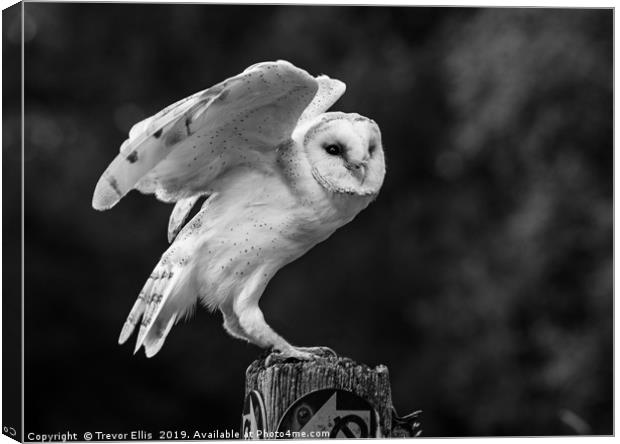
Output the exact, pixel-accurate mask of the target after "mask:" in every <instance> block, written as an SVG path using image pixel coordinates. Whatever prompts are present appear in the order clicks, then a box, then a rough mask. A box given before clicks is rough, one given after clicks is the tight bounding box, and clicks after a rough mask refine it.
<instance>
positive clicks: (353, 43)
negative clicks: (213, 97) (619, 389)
mask: <svg viewBox="0 0 620 444" xmlns="http://www.w3.org/2000/svg"><path fill="white" fill-rule="evenodd" d="M25 11H26V15H25V23H24V36H25V40H26V46H25V69H26V71H25V99H26V103H25V119H26V120H25V128H26V129H25V137H26V145H25V170H26V176H25V202H26V207H25V221H26V222H25V230H26V231H25V236H26V251H25V265H26V275H25V279H26V287H25V309H26V318H25V332H26V345H25V362H26V371H25V378H26V379H25V383H26V385H25V413H26V422H25V427H26V432H37V433H51V432H59V431H65V430H70V431H74V432H85V431H95V430H98V431H104V432H128V431H131V430H135V429H139V428H141V429H143V430H147V431H151V432H153V433H156V432H157V431H158V430H190V431H191V430H202V431H210V430H212V429H215V428H219V429H220V430H221V429H224V428H234V429H237V428H238V427H239V423H240V413H241V409H242V402H243V381H244V371H245V368H246V367H247V366H248V365H249V364H250V362H251V361H252V360H253V359H254V358H256V357H257V355H258V354H259V349H257V348H255V347H254V346H251V345H247V344H244V343H242V342H240V341H238V340H235V339H232V338H230V337H229V336H227V335H226V333H225V332H224V330H223V328H222V326H221V322H222V320H221V316H220V315H219V314H217V315H209V314H208V313H206V312H205V311H204V310H199V311H198V313H197V315H196V316H195V318H194V319H192V320H191V322H189V323H183V324H180V325H178V326H177V327H175V328H174V330H173V332H172V333H171V335H170V336H169V338H168V340H167V342H166V345H165V347H164V348H163V349H162V351H161V352H160V353H159V354H158V355H157V356H156V357H155V358H153V359H151V360H147V359H146V358H145V357H144V355H143V354H142V353H140V354H138V355H136V356H132V350H133V348H132V347H133V346H124V347H119V346H117V344H116V341H117V337H118V334H119V332H120V328H121V326H122V324H123V322H124V320H125V317H126V315H127V314H128V311H129V309H130V308H131V306H132V304H133V302H134V299H135V297H136V296H137V294H138V292H139V290H140V288H141V287H142V285H143V283H144V281H145V279H146V278H147V276H148V275H149V273H150V271H151V269H152V267H153V266H154V265H155V263H156V262H157V260H158V258H159V256H160V254H161V253H162V252H163V251H164V249H165V248H166V245H167V242H166V227H167V220H168V215H169V212H170V211H171V209H172V207H171V206H170V205H166V204H163V203H161V202H158V201H156V200H155V199H154V198H153V197H145V196H142V195H140V194H139V193H137V192H132V193H130V195H128V196H127V197H126V198H125V199H124V200H123V201H122V202H121V203H120V204H119V205H118V206H117V207H115V208H114V209H113V210H112V211H109V212H105V213H98V212H96V211H94V210H93V209H91V197H92V192H93V189H94V186H95V183H96V182H97V179H98V178H99V175H100V174H101V173H102V172H103V170H104V169H105V167H106V166H107V165H108V163H109V162H110V161H111V160H112V158H113V157H114V156H115V155H116V154H117V152H118V147H119V146H120V144H121V142H122V141H123V140H124V139H125V137H126V134H127V132H128V130H129V128H130V127H131V125H132V124H133V123H135V122H137V121H138V120H140V119H142V118H144V117H146V116H149V115H151V114H153V113H155V112H156V111H158V110H160V109H161V108H163V107H164V106H166V105H168V104H170V103H172V102H174V101H176V100H178V99H180V98H182V97H185V96H187V95H189V94H191V93H193V92H195V91H198V90H200V89H203V88H206V87H208V86H211V85H212V84H215V83H217V82H219V81H220V80H223V79H224V78H226V77H229V76H232V75H235V74H237V73H239V72H241V71H242V70H243V69H245V68H246V67H247V66H249V65H251V64H253V63H255V62H259V61H265V60H275V59H286V60H289V61H291V62H292V63H294V64H296V65H297V66H299V67H302V68H304V69H306V70H308V71H309V72H310V73H312V74H315V75H318V74H320V73H325V74H328V75H329V76H331V77H335V78H338V79H341V80H343V81H344V82H346V84H347V88H348V89H347V93H346V95H345V96H344V97H343V98H342V99H341V100H340V101H339V102H338V103H337V105H336V106H335V107H334V108H335V109H336V110H341V111H347V112H358V113H360V114H362V115H366V116H369V117H371V118H373V119H374V120H376V121H377V122H378V123H379V125H380V126H381V130H382V133H383V142H384V147H385V152H386V156H387V176H386V182H385V185H384V187H383V190H382V192H381V194H380V196H379V198H378V199H377V201H376V202H375V203H373V204H372V205H371V206H370V207H369V208H368V209H367V210H366V211H364V212H363V213H362V214H361V215H360V216H359V217H358V218H357V219H355V221H354V222H353V223H351V224H349V225H347V226H345V227H344V228H342V229H340V230H338V231H337V232H336V233H335V234H334V236H332V237H331V238H330V239H329V240H328V241H327V242H325V243H324V244H320V245H318V246H317V247H315V248H314V249H313V250H311V251H310V252H309V253H308V254H307V255H305V256H304V257H302V258H301V259H299V260H298V261H296V262H294V263H293V264H291V265H289V266H287V267H285V268H284V269H283V270H281V271H280V273H278V274H277V275H276V277H275V278H274V279H273V281H272V282H271V283H270V284H269V286H268V288H267V290H266V292H265V294H264V296H263V300H262V307H263V310H264V312H265V315H266V318H267V320H268V321H269V322H270V323H271V325H272V326H273V327H274V328H275V329H276V331H278V332H280V333H281V334H282V335H283V336H284V337H286V338H287V339H289V340H290V341H292V342H293V343H295V344H300V345H319V344H320V345H329V346H331V347H333V348H334V349H335V350H337V351H338V352H339V353H340V354H342V355H346V356H349V357H351V358H353V359H355V360H357V361H360V362H364V363H367V364H369V365H377V364H381V363H382V364H386V365H387V366H388V367H389V370H390V374H391V381H392V390H393V398H394V404H395V407H396V409H397V410H398V411H399V413H401V414H404V413H407V412H409V411H412V410H414V409H423V410H424V414H423V417H422V424H423V428H424V434H425V435H426V436H485V435H549V434H553V435H561V434H575V433H587V434H611V433H612V382H613V375H612V277H613V276H612V193H613V192H612V180H613V175H612V173H613V165H612V159H613V152H612V149H613V146H612V143H613V142H612V129H613V128H612V111H613V108H612V107H613V105H612V32H613V23H612V11H611V10H578V9H572V10H551V9H475V8H471V9H462V8H414V7H408V8H387V7H385V8H384V7H317V6H314V7H313V6H306V7H302V6H212V5H211V6H206V5H146V4H142V5H141V4H133V5H123V4H88V5H79V4H43V3H40V4H37V3H27V4H26V5H25ZM15 29H18V28H17V27H16V28H15ZM9 43H10V44H12V45H15V47H17V48H18V45H19V33H18V32H17V31H15V32H13V33H11V32H9ZM4 93H5V94H6V95H10V94H19V85H18V84H16V85H14V88H11V89H9V90H8V91H7V89H6V87H5V90H4ZM18 116H19V109H14V110H13V111H10V110H9V112H8V113H7V112H5V119H14V120H15V119H18ZM18 142H19V138H18V134H7V135H5V143H4V149H5V150H8V154H7V155H9V156H19V145H18ZM8 174H19V171H14V172H9V173H8ZM4 199H5V200H6V199H9V200H10V202H8V203H7V205H9V206H11V205H12V207H13V208H14V210H15V211H19V210H18V208H19V195H17V194H15V195H13V196H10V195H9V196H8V197H7V196H5V198H4ZM17 241H18V240H17V239H5V240H4V242H5V243H6V244H7V245H9V244H10V243H11V242H17ZM336 264H337V266H335V265H336Z"/></svg>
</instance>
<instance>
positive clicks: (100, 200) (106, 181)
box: [92, 175, 122, 211]
mask: <svg viewBox="0 0 620 444" xmlns="http://www.w3.org/2000/svg"><path fill="white" fill-rule="evenodd" d="M121 197H122V195H121V193H120V191H119V190H118V185H116V180H115V179H114V178H113V177H111V176H110V177H107V176H105V175H104V176H101V179H99V182H97V186H96V187H95V192H94V193H93V200H92V206H93V208H94V209H95V210H97V211H105V210H109V209H110V208H112V207H113V206H114V205H116V203H117V202H118V201H119V200H120V198H121Z"/></svg>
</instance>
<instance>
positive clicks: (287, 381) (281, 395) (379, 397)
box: [245, 354, 419, 437]
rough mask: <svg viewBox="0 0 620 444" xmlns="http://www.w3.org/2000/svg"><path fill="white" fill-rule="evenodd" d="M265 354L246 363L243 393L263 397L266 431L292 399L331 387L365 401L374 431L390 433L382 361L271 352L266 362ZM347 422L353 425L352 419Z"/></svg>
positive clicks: (390, 411) (385, 371)
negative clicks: (296, 357)
mask: <svg viewBox="0 0 620 444" xmlns="http://www.w3.org/2000/svg"><path fill="white" fill-rule="evenodd" d="M267 357H268V355H267V354H265V355H263V356H262V357H261V358H259V359H257V360H256V361H254V362H253V363H252V364H251V365H250V366H249V367H248V369H247V370H246V386H245V394H246V396H247V395H248V393H250V392H251V391H252V390H256V391H258V392H259V393H260V394H261V396H262V398H263V400H264V404H265V416H266V417H265V429H266V431H267V432H275V431H276V430H277V428H278V424H279V423H280V420H281V419H282V418H283V416H284V415H285V413H286V412H287V409H288V408H289V407H290V406H291V405H292V404H294V403H295V401H297V400H299V399H300V398H301V397H303V396H306V395H308V394H310V393H313V392H317V391H319V390H324V389H331V390H334V391H338V390H344V391H346V392H350V393H352V394H353V395H356V396H358V397H360V398H362V400H365V401H367V402H368V404H370V406H371V407H372V408H373V409H374V411H375V412H376V416H377V417H376V418H373V422H374V420H375V419H376V420H377V421H378V426H379V427H378V434H379V435H380V436H384V437H389V436H392V421H393V407H392V394H391V389H390V379H389V373H388V369H387V367H385V366H384V365H379V366H377V367H375V368H371V367H369V366H367V365H365V364H358V363H356V362H354V361H352V360H351V359H348V358H343V357H338V358H334V357H325V358H320V359H317V360H314V361H281V360H280V361H278V360H277V358H275V359H274V356H273V355H272V356H271V357H270V359H269V360H267V362H268V364H267V365H266V363H265V361H266V358H267ZM274 361H275V362H274ZM330 402H333V400H331V399H330ZM415 415H417V412H416V413H415ZM409 416H411V415H408V417H405V418H402V420H404V421H405V422H404V423H399V424H401V425H405V424H407V420H406V419H407V418H409ZM395 418H396V419H397V420H401V418H398V417H395ZM415 418H416V419H417V416H415ZM351 424H352V427H354V426H355V422H352V423H351ZM418 426H419V424H418ZM399 430H400V429H399ZM398 435H399V436H402V434H400V433H398Z"/></svg>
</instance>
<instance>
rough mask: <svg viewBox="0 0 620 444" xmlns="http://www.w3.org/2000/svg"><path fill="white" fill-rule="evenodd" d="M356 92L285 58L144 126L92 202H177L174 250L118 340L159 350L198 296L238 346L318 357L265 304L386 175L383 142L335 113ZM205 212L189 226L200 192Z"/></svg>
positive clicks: (350, 117) (364, 125)
mask: <svg viewBox="0 0 620 444" xmlns="http://www.w3.org/2000/svg"><path fill="white" fill-rule="evenodd" d="M344 90H345V85H344V83H342V82H340V81H339V80H335V79H330V78H329V77H327V76H319V77H313V76H311V75H310V74H308V73H307V72H306V71H304V70H302V69H299V68H297V67H295V66H293V65H292V64H291V63H288V62H285V61H277V62H265V63H258V64H256V65H253V66H251V67H249V68H248V69H246V70H245V71H244V72H242V73H241V74H239V75H237V76H235V77H231V78H229V79H228V80H225V81H224V82H222V83H219V84H218V85H215V86H213V87H211V88H209V89H206V90H204V91H200V92H198V93H196V94H194V95H192V96H190V97H187V98H185V99H183V100H181V101H179V102H177V103H175V104H173V105H170V106H169V107H167V108H165V109H164V110H163V111H161V112H159V113H158V114H156V115H154V116H152V117H149V118H148V119H146V120H143V121H142V122H139V123H137V124H136V125H134V126H133V128H131V130H130V131H129V138H128V139H127V140H126V141H125V142H124V143H123V144H122V146H121V148H120V154H119V155H118V156H117V157H116V158H115V159H114V160H113V161H112V163H111V164H110V166H109V167H108V168H107V170H106V171H105V172H104V173H103V175H102V176H101V178H100V179H99V182H98V183H97V186H96V188H95V193H94V196H93V207H94V208H95V209H97V210H107V209H109V208H112V207H113V206H114V205H115V204H116V203H117V202H118V201H119V200H120V199H121V198H122V197H123V196H124V195H125V194H127V192H129V191H130V190H131V189H137V190H139V191H141V192H143V193H154V194H155V195H156V196H157V198H158V199H160V200H162V201H164V202H175V203H176V204H175V206H174V209H173V211H172V214H171V216H170V223H169V228H168V238H169V240H170V242H171V245H170V247H169V248H168V250H167V251H166V252H165V253H164V254H163V255H162V257H161V260H160V261H159V263H158V264H157V265H156V266H155V269H154V270H153V272H152V273H151V275H150V276H149V278H148V280H147V281H146V283H145V285H144V288H143V289H142V291H141V292H140V294H139V296H138V299H137V300H136V302H135V304H134V306H133V308H132V309H131V312H130V313H129V316H128V317H127V321H126V322H125V325H124V326H123V329H122V331H121V335H120V338H119V343H120V344H122V343H124V342H125V341H126V340H127V339H128V338H129V336H130V335H131V334H132V332H133V330H134V328H135V327H136V326H137V325H138V324H139V325H140V329H139V332H138V339H137V341H136V348H135V350H136V351H137V350H138V349H139V348H140V347H141V346H143V347H144V350H145V353H146V356H148V357H150V356H153V355H154V354H156V353H157V352H158V351H159V349H160V348H161V346H162V345H163V343H164V340H165V339H166V336H167V335H168V332H169V331H170V329H171V328H172V326H173V325H174V324H175V323H176V322H177V321H178V320H180V319H182V318H183V317H184V316H186V315H187V314H188V313H189V312H191V310H192V309H193V307H194V306H195V304H196V302H197V301H200V302H201V303H202V304H203V305H204V306H206V307H208V308H209V309H215V308H218V309H219V310H220V311H221V312H222V315H223V317H224V327H225V328H226V330H227V331H228V332H229V333H230V334H231V335H232V336H234V337H236V338H240V339H243V340H246V341H249V342H251V343H253V344H256V345H258V346H260V347H263V348H271V349H273V350H275V351H277V352H279V354H280V356H282V357H285V358H297V359H304V360H306V359H313V358H314V357H315V356H316V355H317V351H316V349H315V348H303V347H294V346H292V345H291V344H289V343H288V342H287V341H286V340H285V339H284V338H282V337H281V336H279V335H278V334H277V333H276V332H274V331H273V330H272V329H271V328H270V327H269V325H267V323H266V322H265V319H264V317H263V313H262V312H261V310H260V308H259V306H258V302H259V300H260V297H261V295H262V294H263V291H264V290H265V287H266V286H267V283H268V282H269V280H270V279H271V278H272V277H273V276H274V274H275V273H276V272H277V271H278V270H279V269H280V268H282V267H283V266H284V265H286V264H287V263H289V262H291V261H294V260H295V259H297V258H299V257H300V256H302V255H303V254H304V253H306V252H307V251H308V250H309V249H310V248H312V247H313V246H314V245H316V244H317V243H319V242H321V241H323V240H325V239H327V238H328V237H329V236H330V235H331V234H332V233H333V232H334V231H335V230H336V229H338V228H339V227H341V226H343V225H344V224H346V223H348V222H350V221H351V220H352V219H353V218H354V217H355V216H356V215H357V214H358V213H359V212H360V211H361V210H363V209H364V208H366V206H368V204H369V203H370V202H371V201H372V200H373V199H374V198H375V197H376V196H377V193H378V192H379V189H380V188H381V185H382V183H383V178H384V175H385V163H384V158H383V148H382V146H381V133H380V132H379V127H378V126H377V124H376V123H375V122H374V121H372V120H370V119H368V118H366V117H362V116H360V115H358V114H344V113H340V112H330V113H326V112H325V111H326V110H327V109H328V108H329V107H330V106H331V105H332V104H333V103H334V102H335V101H336V100H338V98H339V97H340V96H341V95H342V94H343V93H344ZM203 196H208V198H207V199H206V201H205V203H204V204H203V205H202V208H201V209H200V211H199V212H198V213H197V214H196V215H195V216H194V217H193V218H192V219H191V220H190V221H189V222H187V223H186V224H184V223H185V219H186V218H187V216H188V215H189V213H190V211H191V209H192V207H193V206H194V204H195V203H196V202H197V201H198V199H199V198H200V197H203Z"/></svg>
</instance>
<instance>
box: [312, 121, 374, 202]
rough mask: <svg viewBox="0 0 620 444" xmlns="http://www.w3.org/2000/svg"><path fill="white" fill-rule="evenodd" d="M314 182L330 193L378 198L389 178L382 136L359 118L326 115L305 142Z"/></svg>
mask: <svg viewBox="0 0 620 444" xmlns="http://www.w3.org/2000/svg"><path fill="white" fill-rule="evenodd" d="M303 145H304V149H305V152H306V155H307V156H308V160H309V162H310V165H311V168H312V175H313V176H314V178H315V179H316V180H317V181H318V182H319V183H320V184H321V185H322V186H323V187H324V188H326V189H327V190H329V191H331V192H334V193H347V194H355V195H361V196H368V195H373V194H377V193H378V192H379V189H380V188H381V185H382V184H383V178H384V176H385V160H384V157H383V147H382V145H381V132H380V131H379V127H378V126H377V124H376V123H375V122H374V121H373V120H371V119H368V118H366V117H363V116H360V115H359V114H344V113H326V114H323V115H322V116H321V117H320V118H319V119H317V120H316V121H315V122H313V123H312V124H311V125H310V127H309V128H308V130H307V131H306V134H305V136H304V141H303Z"/></svg>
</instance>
